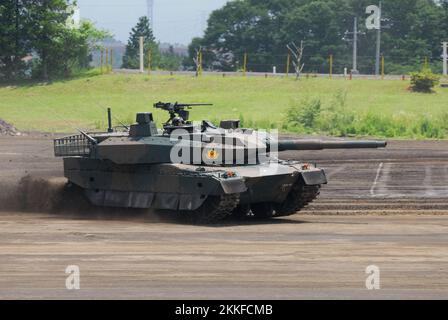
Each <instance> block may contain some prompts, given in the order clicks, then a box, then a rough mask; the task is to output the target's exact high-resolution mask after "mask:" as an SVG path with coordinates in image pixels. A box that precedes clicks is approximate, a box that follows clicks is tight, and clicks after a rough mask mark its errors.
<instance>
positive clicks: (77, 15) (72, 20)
mask: <svg viewBox="0 0 448 320" xmlns="http://www.w3.org/2000/svg"><path fill="white" fill-rule="evenodd" d="M67 10H68V11H69V12H70V13H71V12H72V11H73V13H72V14H71V15H70V17H69V18H68V19H67V25H68V27H70V28H79V24H80V21H81V12H80V10H79V8H78V6H77V5H71V6H69V7H68V8H67Z"/></svg>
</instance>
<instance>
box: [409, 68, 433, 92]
mask: <svg viewBox="0 0 448 320" xmlns="http://www.w3.org/2000/svg"><path fill="white" fill-rule="evenodd" d="M439 81H440V77H439V76H438V75H436V74H434V73H432V71H431V69H429V68H425V69H423V70H422V71H420V72H412V73H411V89H412V91H415V92H423V93H430V92H432V88H434V87H435V86H436V85H437V84H438V83H439Z"/></svg>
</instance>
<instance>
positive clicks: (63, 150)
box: [54, 134, 92, 157]
mask: <svg viewBox="0 0 448 320" xmlns="http://www.w3.org/2000/svg"><path fill="white" fill-rule="evenodd" d="M91 147H92V142H91V141H89V140H88V139H86V138H85V137H84V136H83V135H81V134H79V135H74V136H69V137H64V138H60V139H55V140H54V155H55V156H56V157H76V156H89V155H90V152H91Z"/></svg>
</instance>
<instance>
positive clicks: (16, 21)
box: [0, 0, 29, 79]
mask: <svg viewBox="0 0 448 320" xmlns="http://www.w3.org/2000/svg"><path fill="white" fill-rule="evenodd" d="M23 2H24V1H22V0H3V1H2V2H0V44H1V46H0V78H2V77H3V78H8V79H15V78H18V77H20V76H22V75H23V71H24V67H25V64H24V62H23V61H22V59H23V58H24V57H25V56H26V54H27V53H28V51H29V41H27V39H26V37H25V35H26V34H27V30H26V20H25V16H24V11H25V7H24V3H23Z"/></svg>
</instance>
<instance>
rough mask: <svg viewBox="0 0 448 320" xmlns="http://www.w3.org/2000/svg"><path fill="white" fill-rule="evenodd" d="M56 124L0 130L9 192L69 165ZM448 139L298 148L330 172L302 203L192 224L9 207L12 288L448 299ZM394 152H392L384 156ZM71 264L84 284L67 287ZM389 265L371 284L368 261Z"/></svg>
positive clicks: (4, 254)
mask: <svg viewBox="0 0 448 320" xmlns="http://www.w3.org/2000/svg"><path fill="white" fill-rule="evenodd" d="M49 138H50V137H47V138H45V137H21V138H20V137H19V138H10V137H9V138H6V137H0V177H1V181H0V186H1V187H2V188H1V189H0V193H1V192H2V191H4V190H7V189H11V188H10V187H11V186H12V185H13V184H14V182H16V181H18V179H19V178H20V177H21V176H22V175H24V174H25V173H26V172H27V173H31V174H33V175H39V176H45V177H50V176H58V175H60V174H61V166H60V162H59V161H58V160H55V159H53V158H52V157H51V148H52V145H51V141H50V140H49ZM447 153H448V142H408V141H401V142H400V141H392V142H391V143H390V147H389V148H388V149H387V150H384V151H382V150H373V151H368V150H364V151H360V152H356V151H323V152H302V153H297V152H289V153H284V154H283V155H282V156H283V157H285V158H296V159H297V158H300V159H304V160H305V161H310V162H318V163H320V164H321V165H322V166H323V167H324V168H327V169H328V173H329V177H330V184H329V185H327V186H326V187H324V189H323V192H322V195H321V197H320V198H319V200H318V201H316V202H315V203H314V204H313V205H312V206H310V207H309V208H308V209H307V210H305V211H304V212H302V213H300V214H299V215H297V216H293V217H289V218H284V219H277V220H272V221H251V220H249V221H245V222H242V223H241V222H234V221H229V222H227V223H225V224H223V225H219V226H214V227H198V226H191V225H185V224H180V223H178V222H176V221H171V220H169V219H166V218H164V217H160V216H157V215H155V214H149V213H141V212H126V214H124V213H120V212H114V213H110V212H101V213H96V214H92V213H91V212H79V213H77V214H71V215H68V214H62V213H60V214H48V213H32V212H29V213H23V212H9V211H8V212H7V211H5V210H4V212H0V298H2V299H12V298H25V299H26V298H68V299H71V298H74V299H76V298H138V299H146V298H152V299H162V298H175V299H177V298H179V299H180V298H209V299H210V298H223V299H236V298H252V299H271V298H274V299H276V298H284V299H302V298H331V299H344V298H355V299H357V298H368V299H377V298H391V299H401V298H421V299H426V298H444V299H446V298H448V246H447V243H448V232H447V231H448V201H447V197H446V196H447V193H448V191H447V190H448V179H447V178H448V176H447V170H446V168H447V162H446V159H447ZM381 164H382V165H381ZM68 265H77V266H79V268H80V272H81V274H80V277H81V290H77V291H69V290H67V289H66V288H65V281H66V277H67V275H66V274H65V269H66V267H67V266H68ZM369 265H376V266H378V267H379V268H380V287H381V289H380V290H373V291H370V290H367V289H366V287H365V281H366V278H367V274H366V273H365V270H366V267H367V266H369Z"/></svg>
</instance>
